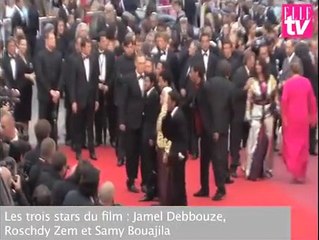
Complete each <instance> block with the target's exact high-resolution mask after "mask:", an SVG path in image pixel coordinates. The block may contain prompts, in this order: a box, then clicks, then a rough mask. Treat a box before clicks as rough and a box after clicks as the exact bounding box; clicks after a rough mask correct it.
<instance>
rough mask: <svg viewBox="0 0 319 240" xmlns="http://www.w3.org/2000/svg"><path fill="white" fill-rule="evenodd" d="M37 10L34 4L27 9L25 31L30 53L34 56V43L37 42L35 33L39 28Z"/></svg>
mask: <svg viewBox="0 0 319 240" xmlns="http://www.w3.org/2000/svg"><path fill="white" fill-rule="evenodd" d="M39 17H40V16H39V12H38V10H37V8H36V6H31V7H30V8H29V9H28V19H29V20H28V25H27V28H28V31H27V38H28V43H29V47H30V54H31V56H32V57H34V54H35V50H36V43H37V34H38V30H39Z"/></svg>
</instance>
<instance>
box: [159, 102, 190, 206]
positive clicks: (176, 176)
mask: <svg viewBox="0 0 319 240" xmlns="http://www.w3.org/2000/svg"><path fill="white" fill-rule="evenodd" d="M162 132H163V135H164V137H165V138H167V139H168V140H170V141H171V142H172V145H171V148H170V152H169V154H168V163H167V165H168V167H169V171H168V188H167V202H166V204H167V205H168V206H186V205H187V196H186V188H185V163H186V159H187V149H188V139H187V138H188V135H187V122H186V118H185V116H184V113H183V111H182V110H181V109H179V108H177V109H175V110H173V111H172V112H168V113H167V115H166V116H165V118H164V119H163V125H162Z"/></svg>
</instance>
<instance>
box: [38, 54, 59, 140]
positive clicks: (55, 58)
mask: <svg viewBox="0 0 319 240" xmlns="http://www.w3.org/2000/svg"><path fill="white" fill-rule="evenodd" d="M62 69H63V61H62V55H61V53H60V52H59V51H57V50H53V51H49V50H47V49H46V48H45V49H43V50H42V51H40V52H39V54H38V55H37V57H36V60H35V74H36V78H37V88H38V99H39V119H47V120H48V121H49V122H50V123H51V125H52V126H53V127H54V131H52V137H53V138H54V139H55V140H57V129H56V121H57V114H58V104H55V103H53V101H52V97H51V94H50V90H58V91H60V93H62V91H63V71H62Z"/></svg>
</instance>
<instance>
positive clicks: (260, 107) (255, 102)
mask: <svg viewBox="0 0 319 240" xmlns="http://www.w3.org/2000/svg"><path fill="white" fill-rule="evenodd" d="M276 89H277V83H276V79H275V78H274V77H273V76H272V75H271V76H270V77H269V79H268V81H267V82H260V81H259V80H258V79H255V80H254V81H253V83H252V85H251V87H250V89H249V90H248V97H247V107H246V115H245V117H246V119H247V120H248V121H250V130H249V136H248V140H247V149H246V151H247V161H246V167H245V171H246V177H249V176H250V174H251V169H252V166H253V161H254V160H255V159H254V158H255V156H256V150H257V146H258V144H259V140H260V138H259V136H260V135H259V133H260V131H261V129H262V127H264V130H265V134H266V136H267V138H268V146H267V152H266V155H265V156H264V157H262V158H263V159H262V162H263V170H264V171H271V170H272V162H273V161H272V157H273V156H272V139H273V125H274V118H273V106H274V103H275V98H276ZM260 177H262V176H260Z"/></svg>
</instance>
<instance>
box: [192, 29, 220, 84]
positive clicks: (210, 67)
mask: <svg viewBox="0 0 319 240" xmlns="http://www.w3.org/2000/svg"><path fill="white" fill-rule="evenodd" d="M200 46H201V47H200V51H199V52H198V53H197V54H196V62H199V63H200V64H201V66H202V68H204V69H205V75H204V81H206V80H207V79H210V78H212V77H214V76H215V75H216V66H217V62H218V58H217V56H216V55H215V54H214V53H213V49H212V47H211V45H210V36H209V34H206V33H202V34H201V36H200Z"/></svg>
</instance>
